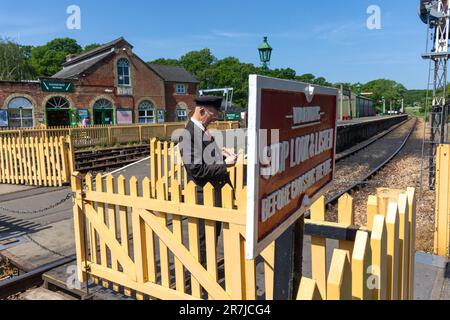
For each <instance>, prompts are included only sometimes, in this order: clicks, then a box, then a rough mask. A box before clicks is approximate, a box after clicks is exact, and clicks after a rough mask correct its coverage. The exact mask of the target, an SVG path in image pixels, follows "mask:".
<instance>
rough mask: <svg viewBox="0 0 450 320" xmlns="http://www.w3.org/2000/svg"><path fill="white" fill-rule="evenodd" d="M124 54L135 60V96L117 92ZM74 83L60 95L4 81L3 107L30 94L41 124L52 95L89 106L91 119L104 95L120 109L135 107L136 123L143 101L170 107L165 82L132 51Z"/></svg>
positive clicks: (0, 99) (0, 86) (0, 85)
mask: <svg viewBox="0 0 450 320" xmlns="http://www.w3.org/2000/svg"><path fill="white" fill-rule="evenodd" d="M121 57H126V58H128V59H129V60H130V61H131V65H132V67H131V77H132V80H131V81H132V82H131V83H132V89H133V95H132V96H119V95H117V89H116V87H117V85H116V83H117V80H116V74H117V71H116V62H117V60H118V59H120V58H121ZM73 83H74V92H72V93H67V94H60V93H56V92H42V90H41V88H40V84H38V83H33V84H29V83H17V82H15V83H14V82H0V108H5V109H6V108H7V104H8V102H9V100H10V99H11V98H12V97H14V96H24V97H27V98H28V99H29V100H31V101H32V103H33V111H34V112H33V113H34V123H35V125H37V124H38V123H39V121H38V119H41V120H43V121H44V122H45V120H46V119H45V104H46V102H47V100H48V99H49V98H50V97H52V96H63V97H65V98H67V99H68V100H69V102H70V104H71V107H76V108H78V109H89V112H90V116H91V119H92V118H93V105H94V103H95V102H96V101H97V100H98V99H101V98H105V99H107V100H110V101H111V102H112V103H113V105H114V108H116V109H117V108H120V109H122V108H124V109H133V114H134V122H137V121H138V105H139V103H140V102H141V101H143V100H150V101H152V102H153V104H154V105H155V107H156V108H159V109H165V108H166V102H165V91H164V81H163V80H162V79H161V78H160V77H159V76H157V75H156V74H155V73H154V72H153V71H152V70H151V69H149V68H148V67H147V66H146V65H145V64H144V62H142V61H141V60H140V59H139V58H137V57H136V56H134V55H133V54H132V53H125V52H123V51H121V52H118V53H116V54H115V55H113V56H112V57H110V58H108V59H107V60H104V61H102V62H101V63H100V64H98V65H97V66H95V67H94V68H93V69H91V70H88V71H87V72H86V74H85V76H84V77H83V76H82V77H80V79H79V80H78V81H73Z"/></svg>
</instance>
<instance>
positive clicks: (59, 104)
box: [45, 97, 70, 109]
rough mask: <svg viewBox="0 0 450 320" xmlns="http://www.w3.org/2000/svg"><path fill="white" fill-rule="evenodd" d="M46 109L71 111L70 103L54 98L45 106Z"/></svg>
mask: <svg viewBox="0 0 450 320" xmlns="http://www.w3.org/2000/svg"><path fill="white" fill-rule="evenodd" d="M45 108H46V109H69V108H70V103H69V101H67V99H65V98H63V97H52V98H50V99H49V100H48V101H47V104H46V105H45Z"/></svg>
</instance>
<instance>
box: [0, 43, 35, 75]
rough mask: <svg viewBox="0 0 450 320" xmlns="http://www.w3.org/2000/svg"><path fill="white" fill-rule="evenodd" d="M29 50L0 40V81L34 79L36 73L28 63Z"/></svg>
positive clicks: (29, 48)
mask: <svg viewBox="0 0 450 320" xmlns="http://www.w3.org/2000/svg"><path fill="white" fill-rule="evenodd" d="M31 49H32V47H31V46H21V45H19V44H17V43H15V42H14V41H12V40H10V39H1V38H0V80H8V81H19V80H25V79H26V80H31V79H35V78H36V72H35V70H34V69H33V67H32V66H31V65H30V63H29V58H30V52H31Z"/></svg>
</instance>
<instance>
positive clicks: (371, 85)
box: [362, 79, 407, 106]
mask: <svg viewBox="0 0 450 320" xmlns="http://www.w3.org/2000/svg"><path fill="white" fill-rule="evenodd" d="M362 91H363V92H372V93H373V95H372V96H371V97H370V98H371V99H373V100H375V103H377V105H378V106H381V104H382V103H381V100H382V98H383V97H384V99H385V100H386V102H387V103H389V102H390V101H393V102H394V103H395V102H397V101H398V100H400V99H402V98H403V97H404V96H405V93H406V92H407V90H406V88H405V86H404V85H402V84H401V83H397V82H396V81H394V80H388V79H378V80H373V81H370V82H368V83H366V84H365V85H363V86H362Z"/></svg>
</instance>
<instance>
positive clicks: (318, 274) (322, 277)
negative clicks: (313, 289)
mask: <svg viewBox="0 0 450 320" xmlns="http://www.w3.org/2000/svg"><path fill="white" fill-rule="evenodd" d="M311 219H312V220H316V221H325V197H321V198H319V199H318V200H317V201H316V202H315V203H314V204H313V205H312V206H311ZM311 269H312V278H313V280H315V281H316V282H317V287H318V289H319V292H320V295H321V296H322V299H323V300H326V299H327V240H326V239H325V238H322V237H314V236H313V237H311Z"/></svg>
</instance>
